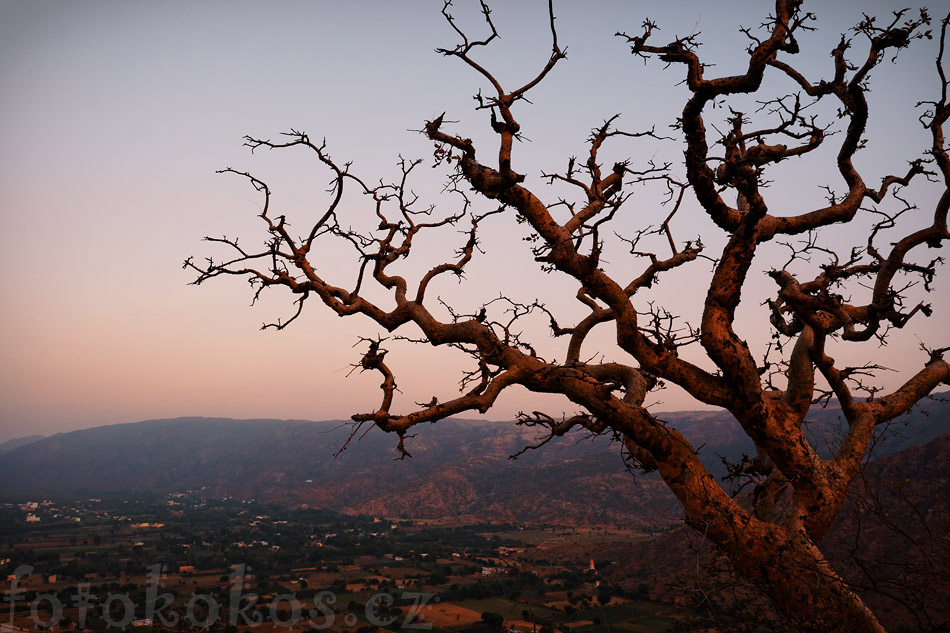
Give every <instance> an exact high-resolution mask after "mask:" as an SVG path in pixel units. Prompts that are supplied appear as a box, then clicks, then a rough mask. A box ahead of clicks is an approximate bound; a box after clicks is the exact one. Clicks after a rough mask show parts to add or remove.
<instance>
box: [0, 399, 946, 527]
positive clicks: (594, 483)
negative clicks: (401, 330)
mask: <svg viewBox="0 0 950 633" xmlns="http://www.w3.org/2000/svg"><path fill="white" fill-rule="evenodd" d="M926 409H927V411H928V413H929V414H928V415H924V414H922V413H921V412H919V411H917V412H914V413H911V414H910V415H909V416H905V418H906V419H904V420H902V421H900V422H897V423H895V424H893V425H892V426H891V428H892V429H894V430H895V431H899V432H891V431H890V430H889V431H888V432H887V433H885V436H884V438H883V441H882V442H881V443H880V445H879V447H878V449H877V450H878V453H879V454H882V455H883V454H886V453H889V452H893V451H895V450H900V449H902V448H905V447H907V446H914V445H917V444H922V443H924V442H926V441H928V440H929V439H932V438H933V437H936V436H937V435H939V434H940V433H941V432H946V431H947V430H948V424H950V405H948V404H945V403H941V402H932V401H930V402H928V403H927V405H926ZM839 413H840V412H839V411H838V410H836V409H835V408H833V407H829V408H827V409H819V410H815V411H813V412H812V414H811V415H810V417H809V419H810V422H809V424H808V429H809V434H810V435H812V436H813V437H814V442H815V444H816V446H819V447H822V450H823V451H824V450H826V449H825V448H824V447H826V446H829V447H833V445H834V442H835V437H837V436H838V432H837V429H838V425H839V420H838V418H839ZM661 417H662V418H663V419H664V420H665V421H667V423H668V424H670V425H672V426H674V427H676V428H679V429H681V430H682V431H683V432H684V434H685V435H686V436H687V437H688V438H689V439H690V440H691V441H692V442H693V443H694V445H695V446H697V447H702V448H701V449H700V455H701V456H702V458H703V459H704V461H705V462H706V463H707V464H708V465H709V466H710V467H711V468H712V469H713V470H714V471H715V472H722V468H723V467H722V462H721V458H720V456H722V457H725V458H726V459H728V460H730V461H737V460H738V459H739V458H740V457H741V455H742V454H743V453H746V454H749V453H751V452H752V451H753V448H752V445H751V442H749V440H748V438H747V437H746V436H745V435H744V434H743V433H742V432H741V431H740V430H739V429H738V426H737V424H736V423H735V421H734V420H732V418H731V417H730V416H729V415H728V414H726V413H724V412H678V413H664V414H661ZM350 431H351V427H350V426H349V425H348V424H347V423H345V422H339V421H331V422H308V421H301V420H283V421H281V420H227V419H210V418H178V419H174V420H150V421H146V422H138V423H134V424H119V425H112V426H103V427H98V428H93V429H87V430H83V431H74V432H72V433H61V434H58V435H55V436H52V437H49V438H45V439H41V440H38V441H35V442H32V443H29V444H26V445H24V446H20V447H19V448H16V449H14V450H12V451H10V452H9V453H8V454H7V455H5V456H4V458H3V460H0V496H3V497H6V498H14V497H15V498H24V497H36V496H47V497H53V496H58V497H63V496H79V495H90V496H95V495H103V494H109V493H115V494H125V493H168V492H185V491H197V492H200V493H201V494H203V495H206V496H209V497H211V496H213V497H225V496H230V497H237V498H253V499H258V500H261V501H266V502H275V503H281V504H287V505H292V506H302V505H307V506H310V507H317V508H331V509H335V510H340V511H343V512H349V513H367V514H380V515H387V516H399V515H408V516H414V517H448V516H465V515H471V516H477V517H479V518H482V519H498V520H519V521H545V522H548V521H565V520H566V521H577V522H584V523H597V524H607V523H624V524H626V525H631V524H632V525H639V526H643V527H664V526H666V525H668V524H669V523H670V522H671V521H672V520H674V519H676V518H677V517H678V516H679V515H680V510H679V506H678V504H677V502H676V501H675V499H674V498H673V497H672V495H671V494H670V493H669V491H668V489H667V488H666V486H665V485H664V484H663V482H662V481H660V480H659V478H658V477H656V476H655V475H652V476H637V477H636V478H634V477H632V476H631V475H630V473H628V472H627V470H626V467H625V465H624V463H623V460H622V457H621V453H620V447H619V444H616V443H613V444H612V443H611V442H610V441H609V440H608V439H607V438H604V437H599V438H589V437H588V436H586V435H584V434H583V433H580V432H578V433H576V434H572V435H571V436H569V437H566V438H561V439H559V440H558V441H552V442H550V443H549V444H548V445H546V446H544V447H543V448H541V449H539V450H529V451H527V452H526V453H525V454H523V455H522V456H521V457H519V458H518V459H517V460H510V459H509V458H508V456H509V455H512V454H514V453H516V452H517V451H519V450H520V449H521V448H523V447H524V446H526V445H528V444H531V443H532V442H533V440H535V439H536V438H537V435H538V431H537V430H532V429H527V428H524V427H519V426H516V425H514V424H512V423H503V422H488V421H474V420H445V421H442V422H439V423H437V424H433V425H427V426H425V427H424V428H419V431H418V433H417V434H416V436H415V437H412V438H411V439H409V440H407V446H408V448H409V450H410V451H411V453H412V456H413V457H412V459H406V460H404V461H393V457H395V456H396V453H395V450H394V447H395V437H394V436H391V435H388V434H385V433H383V432H381V431H379V430H377V429H372V430H370V431H369V432H368V433H367V434H366V435H365V436H363V437H361V438H359V440H358V441H357V439H356V438H354V440H353V441H352V442H351V443H350V445H349V446H348V448H347V449H346V450H345V451H343V452H342V453H341V454H340V455H339V456H338V457H334V454H335V453H336V452H338V451H339V449H340V448H341V447H342V446H343V445H344V443H345V442H346V439H347V437H348V436H349V434H350Z"/></svg>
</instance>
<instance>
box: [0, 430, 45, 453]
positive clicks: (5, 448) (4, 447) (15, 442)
mask: <svg viewBox="0 0 950 633" xmlns="http://www.w3.org/2000/svg"><path fill="white" fill-rule="evenodd" d="M44 437H46V436H45V435H28V436H27V437H17V438H14V439H12V440H7V441H6V442H4V443H2V444H0V455H4V454H6V453H9V452H10V451H12V450H13V449H15V448H20V447H21V446H26V445H27V444H32V443H33V442H36V441H39V440H41V439H43V438H44Z"/></svg>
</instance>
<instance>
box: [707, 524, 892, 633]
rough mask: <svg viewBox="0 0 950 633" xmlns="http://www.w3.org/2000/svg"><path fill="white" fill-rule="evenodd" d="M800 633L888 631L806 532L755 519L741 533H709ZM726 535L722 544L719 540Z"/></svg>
mask: <svg viewBox="0 0 950 633" xmlns="http://www.w3.org/2000/svg"><path fill="white" fill-rule="evenodd" d="M706 536H708V537H710V538H711V539H712V540H713V541H714V542H716V543H717V545H719V547H720V548H722V549H723V550H724V551H725V553H726V554H727V555H728V556H729V558H730V560H731V561H732V563H733V565H734V566H735V568H736V571H737V572H738V573H739V575H740V576H741V577H744V578H747V579H749V580H752V581H753V582H754V583H755V584H756V586H757V588H758V589H759V590H760V591H761V592H762V593H763V594H765V595H766V596H768V598H769V599H770V600H771V601H772V605H773V606H774V608H775V609H776V611H778V613H779V614H780V615H781V616H782V617H783V619H784V620H785V621H786V622H787V623H788V624H792V625H794V626H796V627H797V629H796V630H797V631H800V632H801V633H886V632H885V630H884V627H883V626H881V623H880V622H878V620H877V618H876V617H875V616H874V614H873V613H872V612H871V610H870V609H869V608H868V607H867V606H866V605H865V604H864V602H863V601H862V600H861V598H860V597H859V596H858V595H857V594H855V593H854V592H853V591H851V590H850V589H849V588H848V586H847V585H846V584H845V583H844V581H842V580H841V578H840V577H839V576H838V574H837V573H836V572H835V571H834V570H833V569H832V568H831V566H830V565H829V564H828V562H827V561H826V560H825V558H824V556H822V554H821V552H820V551H819V550H818V548H817V547H816V546H815V545H814V544H813V543H812V542H811V541H810V539H808V537H807V536H805V535H804V532H792V533H790V532H786V531H784V530H782V529H781V528H778V527H775V526H771V525H768V524H765V523H763V522H760V521H757V520H753V522H752V523H750V524H749V526H748V529H747V530H744V531H743V532H742V533H740V534H735V533H731V534H728V535H724V534H712V533H710V532H709V531H707V532H706ZM723 536H725V537H726V538H725V539H724V542H720V539H721V538H722V537H723Z"/></svg>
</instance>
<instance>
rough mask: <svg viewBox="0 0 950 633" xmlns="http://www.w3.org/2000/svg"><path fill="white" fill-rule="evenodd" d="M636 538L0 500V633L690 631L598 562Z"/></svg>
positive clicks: (610, 565) (617, 569) (238, 507)
mask: <svg viewBox="0 0 950 633" xmlns="http://www.w3.org/2000/svg"><path fill="white" fill-rule="evenodd" d="M636 538H642V535H638V534H636V533H632V532H627V531H625V530H623V529H621V528H617V527H612V528H606V527H579V526H557V525H524V524H510V523H504V522H499V523H494V522H487V521H481V520H479V521H476V520H473V519H464V518H460V519H458V520H455V521H445V520H441V521H436V520H428V519H418V518H412V517H405V516H404V517H395V518H392V517H385V518H384V517H372V516H346V515H339V514H336V513H333V512H329V511H325V510H315V509H308V508H300V509H288V508H282V507H277V506H270V505H263V504H260V503H257V502H255V501H252V500H237V499H221V500H213V501H212V500H207V499H203V498H201V497H199V496H197V495H193V494H187V493H176V494H173V495H166V496H162V497H151V498H141V499H135V500H131V499H99V498H91V499H85V500H82V501H70V502H53V501H50V500H30V501H22V502H19V503H6V504H0V579H5V582H4V588H3V601H4V603H3V604H4V607H5V611H6V612H5V613H0V623H2V626H3V627H4V628H3V631H2V633H16V632H17V631H32V630H52V631H71V630H89V631H96V632H99V631H106V630H117V629H121V630H135V631H141V633H149V632H150V631H159V630H183V631H187V630H221V631H228V632H229V633H232V632H236V631H245V630H250V629H257V628H261V629H263V630H294V631H305V630H328V631H332V632H339V633H342V632H343V631H351V632H353V633H372V632H373V631H376V630H378V629H388V630H397V629H401V628H406V629H421V630H434V631H509V632H512V633H514V632H519V633H555V632H556V631H558V632H561V633H569V632H574V631H576V632H577V633H593V632H595V631H602V630H603V631H607V632H609V631H611V630H615V629H619V630H622V631H624V632H629V633H653V632H659V631H681V630H692V628H691V627H690V624H689V622H690V621H691V616H692V612H691V610H690V609H689V608H687V607H685V606H683V605H674V604H669V603H667V602H663V601H660V600H658V599H657V598H656V596H651V588H650V587H649V586H647V585H646V584H644V583H642V582H636V579H631V578H629V577H627V576H625V575H624V574H623V573H622V571H621V570H622V568H623V565H619V564H617V561H613V560H609V559H603V558H602V557H603V554H604V553H605V552H609V551H610V548H609V547H607V545H610V544H611V543H613V544H621V543H624V542H628V541H629V540H631V539H636ZM651 598H653V599H651Z"/></svg>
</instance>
